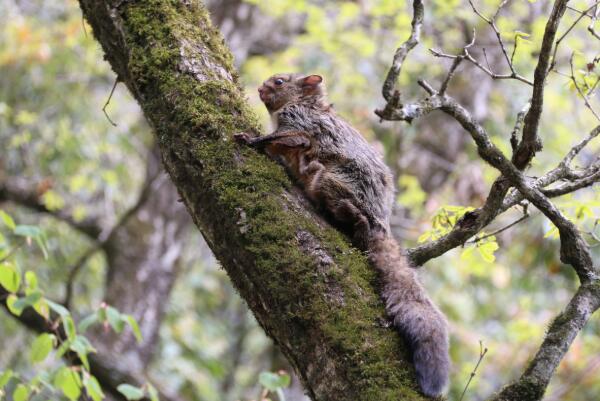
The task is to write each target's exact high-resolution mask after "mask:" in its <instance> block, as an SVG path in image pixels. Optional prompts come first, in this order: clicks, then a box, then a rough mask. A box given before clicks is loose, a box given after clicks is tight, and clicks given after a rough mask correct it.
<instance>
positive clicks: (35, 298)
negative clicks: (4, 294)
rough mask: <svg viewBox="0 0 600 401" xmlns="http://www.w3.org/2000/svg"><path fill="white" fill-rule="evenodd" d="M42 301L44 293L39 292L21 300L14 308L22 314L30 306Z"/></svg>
mask: <svg viewBox="0 0 600 401" xmlns="http://www.w3.org/2000/svg"><path fill="white" fill-rule="evenodd" d="M40 299H42V293H41V292H39V291H34V292H32V293H31V294H29V295H27V296H26V297H23V298H19V299H18V301H17V302H15V303H14V305H13V308H15V309H17V310H20V311H21V312H22V311H23V310H25V308H27V307H28V306H33V305H34V304H35V303H36V302H38V301H39V300H40Z"/></svg>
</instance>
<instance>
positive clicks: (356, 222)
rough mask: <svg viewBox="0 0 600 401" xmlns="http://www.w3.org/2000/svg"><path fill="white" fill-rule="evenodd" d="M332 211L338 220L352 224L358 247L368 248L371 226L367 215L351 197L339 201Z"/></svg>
mask: <svg viewBox="0 0 600 401" xmlns="http://www.w3.org/2000/svg"><path fill="white" fill-rule="evenodd" d="M332 213H333V215H334V217H335V219H336V220H338V221H339V222H341V223H345V224H347V225H349V226H350V228H351V230H352V242H353V243H354V245H355V246H356V247H358V248H359V249H362V250H366V249H367V247H368V244H369V238H370V232H371V226H370V224H369V220H368V219H367V217H366V216H365V215H364V214H363V213H362V212H361V211H360V209H359V208H357V207H356V206H355V205H354V204H353V203H352V202H351V201H350V200H349V199H342V200H341V201H339V202H337V204H336V206H335V208H333V210H332Z"/></svg>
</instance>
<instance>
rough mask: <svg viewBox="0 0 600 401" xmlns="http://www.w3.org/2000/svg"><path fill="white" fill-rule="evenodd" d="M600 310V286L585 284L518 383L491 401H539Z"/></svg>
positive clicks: (554, 324) (550, 329) (551, 325)
mask: <svg viewBox="0 0 600 401" xmlns="http://www.w3.org/2000/svg"><path fill="white" fill-rule="evenodd" d="M599 307H600V285H599V284H598V281H596V282H595V283H593V284H583V285H582V286H581V287H579V289H578V290H577V292H576V293H575V296H574V297H573V298H572V299H571V301H570V302H569V303H568V304H567V307H566V308H565V310H564V311H563V312H562V313H561V314H560V315H558V316H557V317H556V318H555V319H554V321H553V322H552V324H550V328H549V329H548V332H547V333H546V337H545V338H544V342H543V343H542V345H541V346H540V348H539V350H538V352H537V354H536V355H535V357H534V358H533V360H532V361H531V362H530V363H529V365H528V367H527V369H526V370H525V372H524V373H523V375H522V376H521V377H520V378H519V380H517V381H516V382H515V383H513V384H510V385H508V386H506V387H504V388H503V389H502V390H501V391H500V393H499V394H497V395H496V396H494V397H493V398H492V401H516V400H518V401H527V400H540V399H542V397H543V396H544V392H545V391H546V387H547V386H548V383H549V382H550V379H551V378H552V375H553V374H554V371H555V370H556V367H557V366H558V364H559V363H560V361H561V360H562V358H563V357H564V356H565V354H566V353H567V351H568V350H569V347H570V346H571V343H572V342H573V340H574V339H575V337H576V336H577V334H578V333H579V332H580V331H581V329H582V328H583V326H585V324H586V323H587V321H588V320H589V318H590V317H591V316H592V314H593V313H594V312H595V311H596V310H598V308H599Z"/></svg>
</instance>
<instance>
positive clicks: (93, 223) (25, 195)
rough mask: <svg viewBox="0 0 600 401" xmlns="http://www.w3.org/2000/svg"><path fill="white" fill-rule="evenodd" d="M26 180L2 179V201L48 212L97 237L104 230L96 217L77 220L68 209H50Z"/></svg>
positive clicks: (0, 184) (0, 197)
mask: <svg viewBox="0 0 600 401" xmlns="http://www.w3.org/2000/svg"><path fill="white" fill-rule="evenodd" d="M31 187H32V185H31V184H30V183H28V182H25V181H24V180H8V179H7V180H4V181H0V202H6V201H8V202H12V203H15V204H17V205H19V206H23V207H25V208H28V209H31V210H33V211H36V212H41V213H46V214H48V215H50V216H52V217H54V218H56V219H58V220H61V221H63V222H65V223H67V224H68V225H69V226H71V227H72V228H73V229H75V230H77V231H79V232H81V233H82V234H85V235H86V236H87V237H90V238H92V239H95V238H96V237H97V236H98V235H99V234H100V232H101V231H102V229H101V225H100V221H99V219H98V218H96V217H88V218H86V219H83V220H75V219H74V218H73V217H72V216H71V215H70V213H68V211H65V210H50V209H48V208H47V207H46V205H44V203H43V202H42V201H41V200H40V195H39V192H38V191H37V190H36V189H35V188H34V189H32V188H31Z"/></svg>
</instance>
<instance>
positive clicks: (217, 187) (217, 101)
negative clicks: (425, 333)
mask: <svg viewBox="0 0 600 401" xmlns="http://www.w3.org/2000/svg"><path fill="white" fill-rule="evenodd" d="M80 5H81V8H82V10H83V12H84V15H85V17H86V18H87V20H88V21H89V23H90V24H91V26H92V27H93V30H94V35H95V36H96V38H97V39H98V40H99V42H100V43H101V45H102V47H103V49H104V51H105V53H106V59H107V60H108V61H109V62H110V63H111V65H112V67H113V69H114V70H115V72H116V73H117V75H118V76H119V79H120V80H121V81H122V82H124V83H125V84H126V85H127V87H128V88H129V90H130V91H131V93H132V94H133V95H134V97H135V98H136V99H137V101H138V102H139V103H140V105H141V107H142V109H143V111H144V114H145V116H146V118H147V119H148V120H149V121H150V123H151V125H152V126H153V127H154V130H155V133H156V136H157V138H158V143H159V147H160V148H161V152H162V155H163V161H164V164H165V167H166V169H167V171H168V172H169V174H170V176H171V178H172V180H173V182H174V183H175V186H176V187H177V188H178V190H179V193H180V195H181V197H182V199H183V201H184V203H185V205H186V207H187V209H188V211H189V212H190V214H191V216H192V218H193V220H194V222H195V223H196V225H197V226H198V227H199V229H200V230H201V232H202V234H203V235H204V237H205V239H206V241H207V243H208V244H209V246H210V248H211V249H212V251H213V252H214V254H215V255H216V257H217V259H218V260H219V261H220V262H221V264H222V265H223V267H224V268H225V270H226V271H227V273H228V274H229V276H230V278H231V280H232V282H233V283H234V285H235V286H236V288H237V289H238V291H239V292H240V294H241V296H242V297H243V298H244V299H245V300H246V302H247V303H248V305H249V306H250V308H251V309H252V311H253V313H254V315H255V316H256V318H257V320H258V321H259V323H260V324H261V326H262V327H263V328H264V330H265V331H266V332H267V334H268V335H269V336H271V337H272V338H273V339H274V341H275V342H276V343H277V344H278V345H279V346H280V347H281V349H282V351H283V352H284V354H285V355H286V357H287V358H288V359H289V360H290V362H291V363H292V365H293V366H294V368H295V369H296V371H297V372H298V374H299V376H300V378H301V380H302V381H303V383H304V386H305V388H306V390H307V392H308V394H309V395H310V396H311V398H313V399H315V400H341V399H344V400H346V399H353V400H354V399H355V400H362V399H365V400H373V399H377V400H388V399H389V400H392V399H393V400H397V399H402V400H420V399H423V397H422V396H420V395H419V394H418V393H417V392H416V384H415V382H414V372H413V368H412V365H411V364H410V363H409V362H408V358H407V352H406V350H405V348H404V346H403V345H402V343H401V340H400V338H399V336H398V335H397V334H396V332H394V331H393V329H391V328H390V327H389V325H388V324H387V323H386V320H385V319H384V310H383V305H382V303H381V301H380V299H379V296H378V291H377V289H378V280H377V277H376V274H375V272H374V270H373V269H372V268H370V267H369V265H368V264H367V262H366V258H365V257H364V255H362V254H361V253H360V252H358V251H356V250H355V249H353V248H351V246H350V245H349V241H348V240H347V239H346V238H345V237H343V236H342V235H341V234H340V233H339V232H338V231H336V230H334V229H332V228H331V227H330V226H328V225H327V224H326V223H325V222H323V221H322V220H321V219H320V218H319V217H318V216H317V215H316V214H315V213H313V212H312V211H311V208H310V205H308V204H307V202H306V201H305V199H304V197H303V196H302V194H301V192H300V191H299V190H297V189H296V188H294V187H293V185H292V184H291V183H290V181H289V179H288V177H287V176H286V175H285V173H284V171H283V169H282V168H281V167H280V166H277V165H276V164H275V163H273V162H272V161H270V160H268V159H267V158H266V157H265V156H263V155H259V154H257V153H255V152H254V151H253V150H251V149H242V148H239V147H238V146H236V145H235V144H234V143H233V141H232V140H231V136H232V134H233V133H235V132H239V131H255V132H257V131H258V126H257V122H256V119H255V117H254V116H253V114H252V113H251V111H250V110H249V108H248V106H247V104H246V103H245V99H244V94H243V92H242V90H241V89H240V87H239V85H238V83H237V80H236V74H235V71H234V70H233V67H232V59H231V56H230V53H229V51H228V50H227V49H226V48H225V46H224V45H223V41H222V38H221V36H220V34H219V33H218V31H217V30H216V29H215V28H213V27H212V25H211V23H210V20H209V18H208V15H207V13H206V10H205V9H204V7H203V6H202V5H200V4H198V3H197V2H195V1H189V0H145V1H123V0H112V1H110V0H105V1H101V0H80Z"/></svg>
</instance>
